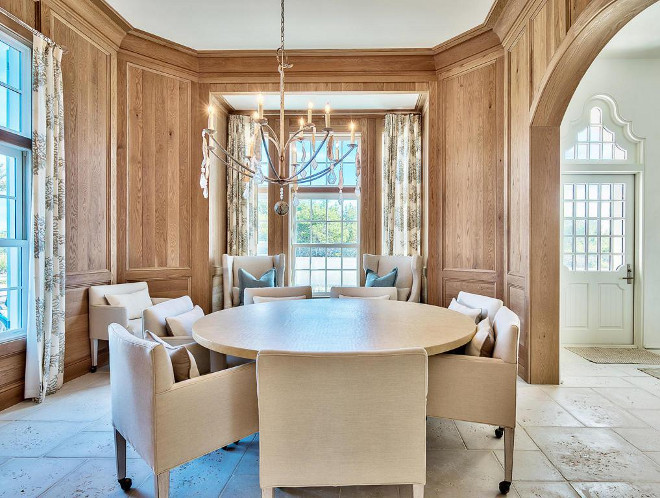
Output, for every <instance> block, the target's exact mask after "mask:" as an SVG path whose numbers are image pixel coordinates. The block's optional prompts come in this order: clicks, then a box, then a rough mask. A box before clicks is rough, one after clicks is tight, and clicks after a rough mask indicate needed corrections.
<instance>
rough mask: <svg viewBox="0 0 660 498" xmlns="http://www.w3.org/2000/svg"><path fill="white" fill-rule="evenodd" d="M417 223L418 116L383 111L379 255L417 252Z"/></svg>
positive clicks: (419, 204)
mask: <svg viewBox="0 0 660 498" xmlns="http://www.w3.org/2000/svg"><path fill="white" fill-rule="evenodd" d="M421 226H422V122H421V116H420V115H418V114H387V115H385V134H384V147H383V254H386V255H397V256H410V255H412V254H419V252H420V249H421Z"/></svg>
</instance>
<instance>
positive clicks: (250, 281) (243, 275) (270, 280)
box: [238, 268, 277, 306]
mask: <svg viewBox="0 0 660 498" xmlns="http://www.w3.org/2000/svg"><path fill="white" fill-rule="evenodd" d="M276 274H277V272H276V271H275V268H271V269H270V270H268V271H267V272H266V273H264V274H263V275H261V277H259V278H255V277H254V276H253V275H251V274H249V273H248V272H246V271H245V270H244V269H243V268H239V269H238V296H239V300H240V301H239V304H240V305H241V306H242V305H243V295H244V294H245V289H254V288H256V287H275V275H276Z"/></svg>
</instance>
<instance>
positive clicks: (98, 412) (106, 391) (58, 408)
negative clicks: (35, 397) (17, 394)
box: [22, 385, 111, 422]
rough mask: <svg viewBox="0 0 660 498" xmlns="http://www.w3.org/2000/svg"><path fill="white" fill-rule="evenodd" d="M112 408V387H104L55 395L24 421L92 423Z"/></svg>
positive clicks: (24, 418) (31, 412)
mask: <svg viewBox="0 0 660 498" xmlns="http://www.w3.org/2000/svg"><path fill="white" fill-rule="evenodd" d="M110 408H111V406H110V386H106V385H103V386H97V387H90V388H87V389H83V390H79V391H74V392H72V393H69V394H66V395H63V394H61V395H60V394H59V393H58V394H54V395H53V398H52V399H48V398H46V401H44V402H43V403H42V404H41V406H39V407H38V409H36V410H33V411H30V413H28V414H27V415H26V416H25V417H23V419H22V420H47V421H54V420H66V421H72V422H91V421H93V420H98V419H99V418H100V417H102V416H103V415H106V414H108V413H110Z"/></svg>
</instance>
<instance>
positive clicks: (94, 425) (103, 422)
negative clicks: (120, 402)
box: [84, 413, 114, 432]
mask: <svg viewBox="0 0 660 498" xmlns="http://www.w3.org/2000/svg"><path fill="white" fill-rule="evenodd" d="M113 429H114V427H113V426H112V414H111V413H106V414H105V415H103V416H102V417H101V418H99V419H96V420H92V421H91V422H89V423H88V424H87V425H85V429H84V430H85V431H88V432H91V431H111V430H113Z"/></svg>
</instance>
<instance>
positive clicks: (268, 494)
mask: <svg viewBox="0 0 660 498" xmlns="http://www.w3.org/2000/svg"><path fill="white" fill-rule="evenodd" d="M261 498H275V488H261Z"/></svg>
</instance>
